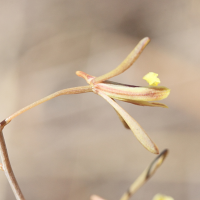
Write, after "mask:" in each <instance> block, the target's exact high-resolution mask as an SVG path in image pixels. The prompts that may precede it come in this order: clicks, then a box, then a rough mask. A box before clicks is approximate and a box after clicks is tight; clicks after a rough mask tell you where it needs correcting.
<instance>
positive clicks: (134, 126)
mask: <svg viewBox="0 0 200 200" xmlns="http://www.w3.org/2000/svg"><path fill="white" fill-rule="evenodd" d="M98 94H99V95H100V96H101V97H103V98H104V99H105V100H106V101H107V102H108V103H110V105H111V106H113V108H114V109H115V110H116V111H117V112H118V113H119V114H120V115H121V117H122V118H123V119H124V121H125V122H126V123H127V124H128V126H129V127H130V129H131V130H132V132H133V134H134V135H135V137H136V138H137V139H138V141H139V142H140V143H141V144H142V145H143V146H144V147H145V148H146V149H147V150H149V151H150V152H152V153H155V154H158V153H159V150H158V147H157V146H156V145H155V144H154V142H153V141H152V140H151V139H150V138H149V136H148V135H147V134H146V133H145V131H144V130H143V129H142V127H141V126H140V125H139V124H138V123H137V122H136V121H135V120H134V119H133V118H132V117H131V116H130V115H129V114H128V113H127V112H126V111H125V110H124V109H123V108H122V107H120V106H119V105H118V104H117V103H116V102H115V101H113V100H112V99H111V98H110V97H108V96H107V95H105V94H104V93H103V92H101V91H99V92H98Z"/></svg>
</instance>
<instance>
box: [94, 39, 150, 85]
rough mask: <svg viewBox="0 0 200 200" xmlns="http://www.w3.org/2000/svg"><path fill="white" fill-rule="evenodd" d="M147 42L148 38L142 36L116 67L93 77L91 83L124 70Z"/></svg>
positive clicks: (135, 58) (103, 79)
mask: <svg viewBox="0 0 200 200" xmlns="http://www.w3.org/2000/svg"><path fill="white" fill-rule="evenodd" d="M149 42H150V39H149V38H148V37H145V38H143V39H142V40H141V41H140V42H139V43H138V44H137V46H136V47H135V48H134V49H133V51H131V53H130V54H129V55H128V56H127V57H126V59H125V60H124V61H123V62H122V63H121V64H120V65H119V66H118V67H117V68H115V69H114V70H112V71H110V72H108V73H107V74H104V75H102V76H99V77H97V78H95V79H94V80H93V83H100V82H103V81H105V80H108V79H110V78H112V77H114V76H117V75H119V74H121V73H123V72H124V71H126V70H127V69H128V68H129V67H131V65H132V64H133V63H134V62H135V61H136V60H137V58H138V57H139V56H140V54H141V53H142V51H143V50H144V48H145V47H146V45H147V44H148V43H149Z"/></svg>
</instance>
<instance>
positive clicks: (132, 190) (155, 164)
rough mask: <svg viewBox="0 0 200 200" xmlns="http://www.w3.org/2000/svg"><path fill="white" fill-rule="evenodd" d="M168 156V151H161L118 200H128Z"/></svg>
mask: <svg viewBox="0 0 200 200" xmlns="http://www.w3.org/2000/svg"><path fill="white" fill-rule="evenodd" d="M167 154H168V150H167V149H165V150H164V151H162V152H161V153H160V154H159V155H158V156H157V157H156V158H155V160H153V162H152V163H151V164H150V165H149V167H147V168H146V169H145V170H144V171H143V173H142V174H141V175H140V176H139V177H138V178H137V179H136V180H135V182H134V183H133V184H132V185H131V186H130V187H129V189H128V191H127V192H125V193H124V194H123V196H122V197H121V199H120V200H128V199H129V198H130V197H131V196H132V195H133V194H134V193H135V192H136V191H137V190H138V189H139V188H140V187H141V186H142V185H143V184H144V183H145V182H146V181H147V180H148V179H149V178H151V176H152V175H153V174H154V173H155V171H156V170H157V169H158V167H159V166H160V165H161V164H162V163H163V161H164V159H165V158H166V156H167Z"/></svg>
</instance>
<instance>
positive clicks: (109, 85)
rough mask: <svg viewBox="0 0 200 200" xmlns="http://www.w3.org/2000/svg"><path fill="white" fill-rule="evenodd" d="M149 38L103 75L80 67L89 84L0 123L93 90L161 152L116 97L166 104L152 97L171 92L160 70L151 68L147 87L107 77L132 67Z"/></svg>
mask: <svg viewBox="0 0 200 200" xmlns="http://www.w3.org/2000/svg"><path fill="white" fill-rule="evenodd" d="M149 41H150V39H149V38H148V37H146V38H144V39H142V40H141V41H140V42H139V43H138V45H137V46H136V47H135V48H134V49H133V51H132V52H131V53H130V54H129V55H128V56H127V58H126V59H125V60H124V61H123V62H122V63H121V64H120V65H119V66H118V67H117V68H116V69H114V70H112V71H111V72H109V73H107V74H104V75H102V76H100V77H95V76H91V75H89V74H86V73H84V72H81V71H77V72H76V74H77V75H78V76H80V77H82V78H84V79H85V80H86V81H87V83H88V84H89V85H88V86H81V87H75V88H68V89H64V90H60V91H58V92H55V93H53V94H51V95H49V96H47V97H45V98H43V99H40V100H38V101H36V102H34V103H32V104H30V105H28V106H26V107H24V108H23V109H21V110H19V111H17V112H16V113H14V114H12V115H11V116H10V117H8V118H6V119H5V120H4V121H2V122H1V123H0V124H1V126H2V127H4V126H5V125H7V124H8V123H9V122H10V121H11V120H12V119H13V118H15V117H16V116H18V115H20V114H22V113H23V112H25V111H27V110H29V109H31V108H33V107H35V106H37V105H39V104H41V103H44V102H45V101H48V100H50V99H52V98H55V97H57V96H60V95H67V94H79V93H86V92H94V93H96V94H98V95H99V96H101V97H103V98H104V99H105V100H106V101H107V102H108V103H109V104H111V106H112V107H113V108H114V109H115V111H116V112H117V114H118V116H119V118H120V120H121V121H122V123H123V124H124V126H125V127H126V128H128V129H131V130H132V132H133V134H134V135H135V137H136V138H137V139H138V140H139V142H140V143H141V144H142V145H143V146H144V147H145V148H146V149H147V150H149V151H150V152H152V153H155V154H158V153H159V150H158V147H157V146H156V145H155V144H154V142H153V141H152V140H151V139H150V137H149V136H148V135H147V134H146V133H145V131H144V130H143V129H142V127H141V126H140V125H139V124H138V123H137V122H136V121H135V120H134V119H133V118H132V117H131V116H130V115H129V114H128V113H127V112H126V111H125V110H124V109H123V108H122V107H121V106H119V105H118V104H117V103H116V102H115V100H121V101H125V102H128V103H132V104H135V105H140V106H151V107H163V108H166V107H167V106H166V105H164V104H162V103H158V102H152V101H158V100H162V99H164V98H166V97H167V96H168V95H169V92H170V90H169V89H168V88H166V87H162V86H157V85H158V83H159V82H160V80H159V79H158V78H157V74H155V73H152V72H150V73H149V74H147V75H146V76H145V77H144V79H145V80H147V81H148V82H149V84H150V86H147V87H140V86H134V85H127V84H121V83H116V82H112V81H108V79H110V78H112V77H114V76H117V75H119V74H121V73H123V72H124V71H126V70H127V69H128V68H129V67H131V65H132V64H133V63H134V62H135V61H136V59H137V58H138V57H139V55H140V54H141V53H142V51H143V50H144V48H145V47H146V45H147V44H148V43H149Z"/></svg>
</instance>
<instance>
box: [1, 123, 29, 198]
mask: <svg viewBox="0 0 200 200" xmlns="http://www.w3.org/2000/svg"><path fill="white" fill-rule="evenodd" d="M4 126H5V124H4V125H2V124H1V125H0V156H1V160H2V164H3V166H2V167H3V171H4V173H5V175H6V177H7V179H8V182H9V184H10V186H11V188H12V190H13V193H14V195H15V197H16V199H17V200H25V198H24V196H23V194H22V191H21V189H20V187H19V185H18V183H17V180H16V178H15V175H14V173H13V170H12V167H11V164H10V160H9V157H8V152H7V148H6V143H5V140H4V137H3V132H2V130H3V127H4Z"/></svg>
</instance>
